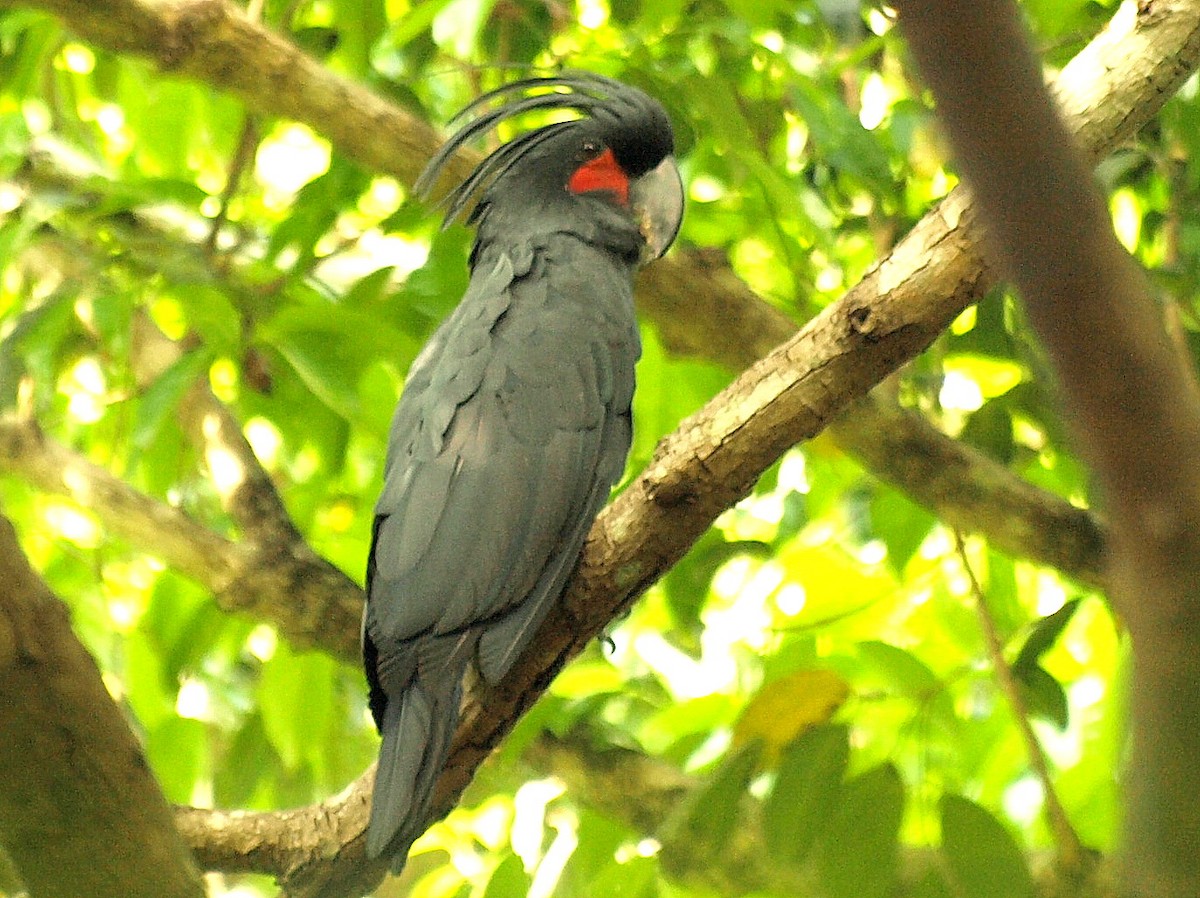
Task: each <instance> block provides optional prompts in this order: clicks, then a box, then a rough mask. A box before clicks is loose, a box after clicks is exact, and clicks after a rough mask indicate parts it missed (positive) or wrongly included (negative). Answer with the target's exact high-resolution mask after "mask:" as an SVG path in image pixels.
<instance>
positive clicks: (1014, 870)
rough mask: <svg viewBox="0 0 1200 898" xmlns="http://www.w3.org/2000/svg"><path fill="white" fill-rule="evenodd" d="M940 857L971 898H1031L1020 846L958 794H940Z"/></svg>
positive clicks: (1027, 871) (984, 812)
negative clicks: (941, 856) (944, 860)
mask: <svg viewBox="0 0 1200 898" xmlns="http://www.w3.org/2000/svg"><path fill="white" fill-rule="evenodd" d="M940 809H941V815H942V854H943V855H944V856H945V858H946V862H947V864H948V865H949V867H950V870H951V871H952V873H953V875H954V877H955V879H956V880H957V881H958V886H959V891H960V892H961V893H962V894H964V895H970V896H971V898H1033V895H1034V888H1033V880H1032V879H1031V878H1030V875H1029V868H1028V867H1027V866H1026V864H1025V857H1024V855H1023V854H1022V852H1021V848H1020V846H1018V845H1017V843H1016V842H1014V841H1013V838H1012V836H1011V835H1009V832H1008V830H1007V829H1005V828H1004V826H1002V825H1001V824H1000V822H999V821H998V820H997V819H996V818H995V817H993V816H992V815H991V814H990V813H989V812H988V811H986V810H985V809H984V808H982V807H980V806H979V805H977V804H976V803H975V802H973V801H970V800H969V799H966V798H963V797H962V796H959V795H943V796H942V800H941V803H940Z"/></svg>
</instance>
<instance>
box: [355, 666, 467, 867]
mask: <svg viewBox="0 0 1200 898" xmlns="http://www.w3.org/2000/svg"><path fill="white" fill-rule="evenodd" d="M461 692H462V689H461V685H460V686H458V687H457V688H455V689H453V690H437V691H435V692H434V693H433V694H431V693H430V692H429V691H427V690H426V689H425V688H424V687H423V685H422V684H421V683H420V682H415V683H413V684H411V685H410V686H409V687H408V689H407V690H405V692H404V694H403V696H401V697H400V699H399V700H398V701H397V700H395V699H393V700H392V701H389V702H388V707H387V709H386V710H385V711H384V716H383V725H382V726H381V727H380V733H381V734H382V736H383V745H382V746H381V747H380V749H379V766H378V768H377V769H376V771H375V794H374V797H373V799H372V802H371V820H370V823H369V825H368V827H367V856H368V857H370V858H377V857H380V856H381V855H383V854H391V856H392V872H393V873H399V872H400V871H401V870H402V869H403V868H404V862H405V861H406V860H407V859H408V850H409V848H411V847H412V843H413V842H415V841H416V840H417V838H418V837H419V836H420V835H421V834H422V833H423V832H425V829H426V828H427V827H428V825H429V824H430V823H431V822H432V821H431V820H430V819H429V805H430V802H431V800H432V798H433V787H434V785H435V784H436V783H437V780H438V775H439V774H440V773H441V772H442V768H443V767H444V766H445V764H446V759H447V757H448V756H449V754H450V740H451V737H453V735H454V731H455V729H456V728H457V726H458V716H459V701H460V697H461Z"/></svg>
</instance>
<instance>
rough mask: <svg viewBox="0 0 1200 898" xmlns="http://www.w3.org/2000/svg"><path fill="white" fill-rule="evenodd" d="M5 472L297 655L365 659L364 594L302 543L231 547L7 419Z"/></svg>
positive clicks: (0, 430) (0, 436) (1, 444)
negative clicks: (245, 616) (65, 501)
mask: <svg viewBox="0 0 1200 898" xmlns="http://www.w3.org/2000/svg"><path fill="white" fill-rule="evenodd" d="M0 470H3V471H5V472H6V473H8V474H13V475H17V476H20V477H21V478H22V479H24V480H26V481H28V482H29V483H31V484H33V485H34V486H36V487H37V488H38V489H41V490H44V491H45V492H48V493H52V494H54V495H60V496H68V497H70V498H71V499H73V500H74V501H75V502H77V503H79V504H80V505H81V506H82V507H84V508H87V509H89V510H90V511H91V512H92V513H93V514H95V515H96V516H97V517H98V518H100V519H101V520H102V521H104V524H105V526H106V527H107V528H108V529H109V530H111V531H112V532H113V533H116V534H117V535H119V536H121V537H123V538H125V539H128V540H130V541H131V542H132V543H134V544H135V545H137V546H140V547H142V548H143V549H144V550H145V551H148V552H151V553H153V554H156V555H158V556H160V557H161V558H162V559H163V560H164V561H166V562H167V563H168V564H170V565H171V567H172V568H175V569H176V570H178V571H179V572H181V573H183V574H185V575H186V576H189V577H191V578H193V579H195V580H196V581H197V582H198V583H201V584H202V585H204V586H205V587H206V588H208V589H210V590H211V591H212V592H213V595H214V596H215V597H216V600H217V602H218V604H220V605H221V607H222V608H224V609H226V610H227V611H238V612H245V613H249V614H252V615H254V616H256V617H258V618H259V619H261V620H269V621H271V622H272V623H274V624H275V625H276V626H278V627H279V629H280V631H281V632H282V633H283V634H284V635H285V636H287V638H288V639H289V640H291V641H292V642H293V643H295V644H296V645H297V646H303V647H313V646H320V647H322V648H323V649H325V650H326V651H328V652H330V653H332V654H334V655H337V656H338V657H340V658H343V659H345V660H347V661H350V662H351V663H353V662H354V661H355V660H356V659H357V657H358V638H357V629H358V619H359V616H360V615H361V612H362V591H361V590H360V589H359V588H358V586H356V585H355V584H354V582H353V581H351V580H350V579H349V578H348V577H346V575H345V574H343V573H342V572H341V571H339V570H338V569H337V568H335V567H333V566H332V565H330V564H329V562H327V561H325V560H323V559H321V558H319V557H318V556H316V555H315V554H314V553H313V552H312V551H311V550H310V549H308V547H307V545H306V544H304V543H303V541H301V542H299V543H281V542H270V543H267V542H258V541H255V540H251V539H246V540H241V541H239V542H236V543H235V542H232V541H230V540H227V539H225V538H224V537H222V536H219V535H218V534H216V533H213V532H212V531H211V530H209V529H208V528H206V527H204V526H203V525H201V524H198V523H196V522H195V521H194V520H192V519H191V518H189V517H188V516H187V515H185V514H184V513H183V512H182V511H180V510H179V509H177V508H172V507H171V506H169V505H166V504H164V503H162V502H159V501H157V500H155V499H152V498H151V497H149V496H147V495H145V494H144V493H140V492H138V491H137V490H135V489H133V487H131V486H129V485H128V484H127V483H125V481H123V480H121V479H120V478H119V477H116V476H114V475H113V474H111V473H109V471H108V470H107V469H105V468H102V467H100V466H99V465H97V464H95V463H94V462H92V461H89V460H88V459H86V458H84V457H82V456H80V455H78V454H76V453H74V452H72V451H71V450H70V449H68V448H67V447H66V446H63V445H62V444H61V443H59V442H57V441H55V440H53V439H51V438H50V437H48V436H46V435H45V434H44V433H42V432H41V431H40V430H39V429H38V427H37V425H36V424H34V423H33V422H31V421H22V420H19V419H17V418H15V417H12V416H7V417H0ZM297 546H300V547H301V548H299V549H298V548H297Z"/></svg>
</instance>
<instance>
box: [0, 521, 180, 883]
mask: <svg viewBox="0 0 1200 898" xmlns="http://www.w3.org/2000/svg"><path fill="white" fill-rule="evenodd" d="M0 584H3V587H0V844H3V846H4V850H5V852H6V853H7V854H8V856H9V858H10V859H11V861H12V863H13V864H14V866H15V867H16V869H17V870H18V871H19V873H20V876H21V879H22V880H23V881H24V885H25V888H26V889H27V890H28V892H29V894H30V896H32V898H59V896H61V898H73V896H81V895H87V896H89V898H200V896H202V895H203V894H204V889H203V887H202V885H201V882H200V876H199V873H198V872H197V871H196V868H195V867H194V866H193V864H192V861H191V858H190V856H189V855H188V851H187V848H186V846H185V845H184V842H183V840H182V839H181V838H180V835H179V833H178V831H177V830H176V829H175V827H174V826H172V825H171V811H170V808H168V806H167V802H166V800H165V799H164V798H163V795H162V792H161V791H159V788H158V783H157V782H156V781H155V779H154V776H153V775H152V774H151V773H150V769H149V767H148V766H147V764H146V759H145V757H144V756H143V755H142V749H141V746H140V745H138V742H137V740H136V739H135V738H134V736H133V734H132V733H131V732H130V730H129V726H128V724H127V723H126V720H125V717H124V715H123V714H122V713H121V710H120V709H119V708H118V707H117V706H116V705H115V704H114V703H113V701H112V699H111V698H110V697H109V695H108V692H107V691H106V690H105V688H104V683H103V681H102V680H101V678H100V671H99V669H98V668H97V667H96V663H95V662H94V661H93V660H92V657H91V655H89V654H88V653H87V650H86V649H85V648H84V647H83V646H82V645H80V643H79V641H78V639H76V637H75V634H74V633H73V632H72V630H71V622H70V619H69V616H68V614H67V609H66V606H65V605H63V604H62V602H61V601H59V599H58V598H57V597H56V596H54V595H52V594H51V593H50V591H49V590H48V589H47V588H46V586H45V584H44V583H43V582H42V580H41V578H40V577H38V576H37V574H35V573H34V572H33V570H32V569H31V568H30V567H29V563H28V562H27V561H26V559H25V556H24V555H23V554H22V552H21V548H20V546H19V545H18V544H17V538H16V533H15V532H14V531H13V528H12V525H11V524H10V523H9V522H8V520H7V519H6V518H0Z"/></svg>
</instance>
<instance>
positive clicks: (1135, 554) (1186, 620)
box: [900, 0, 1200, 898]
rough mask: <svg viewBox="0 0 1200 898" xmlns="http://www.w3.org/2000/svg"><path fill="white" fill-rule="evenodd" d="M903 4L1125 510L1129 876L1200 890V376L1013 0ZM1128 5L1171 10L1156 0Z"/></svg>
mask: <svg viewBox="0 0 1200 898" xmlns="http://www.w3.org/2000/svg"><path fill="white" fill-rule="evenodd" d="M900 8H901V14H902V21H903V23H904V28H905V33H906V34H907V35H908V38H909V43H910V46H911V48H912V51H913V55H914V57H915V58H916V59H917V61H918V63H919V65H920V68H921V72H922V74H923V76H924V77H925V79H926V80H927V82H928V83H929V84H930V85H931V86H932V88H933V91H934V94H935V96H936V97H937V99H938V103H939V113H940V116H941V118H942V120H943V123H944V124H945V127H946V130H947V132H948V133H949V135H950V138H951V141H952V142H953V144H954V146H955V148H956V150H957V153H958V156H959V158H960V163H961V165H962V168H963V172H964V175H965V177H966V178H967V180H968V181H969V182H970V184H971V185H972V187H973V188H974V190H975V191H976V193H977V195H978V197H979V204H980V208H981V210H982V215H983V217H984V220H985V221H986V222H987V225H988V228H989V236H990V238H991V240H992V243H993V245H994V248H995V251H996V253H997V256H998V258H999V259H1000V260H1001V261H1002V263H1003V266H1004V268H1005V269H1006V270H1007V271H1008V272H1009V273H1010V274H1011V276H1012V278H1013V280H1014V281H1015V282H1016V284H1017V287H1018V288H1019V290H1020V292H1021V295H1022V296H1024V297H1025V300H1026V305H1027V308H1028V311H1029V317H1030V320H1031V322H1032V323H1033V325H1034V327H1035V328H1036V329H1037V331H1038V333H1039V334H1040V335H1041V337H1042V339H1043V340H1044V341H1045V343H1046V346H1047V348H1048V350H1049V352H1050V355H1051V356H1052V358H1053V359H1054V361H1055V363H1056V368H1057V371H1058V375H1059V379H1060V381H1061V384H1062V388H1063V392H1064V394H1065V398H1066V401H1067V408H1068V410H1069V412H1070V414H1071V417H1072V418H1073V422H1072V423H1073V424H1074V430H1075V433H1076V436H1077V439H1078V441H1079V444H1080V446H1081V448H1082V450H1083V454H1084V455H1085V457H1087V458H1088V459H1090V461H1091V463H1092V465H1093V467H1094V469H1095V471H1096V473H1097V475H1098V477H1099V480H1100V484H1101V492H1102V495H1103V497H1104V499H1105V501H1106V503H1107V505H1108V506H1109V508H1110V511H1111V516H1112V522H1113V554H1112V590H1111V592H1112V596H1113V599H1114V602H1116V604H1117V606H1118V608H1120V610H1121V611H1122V612H1123V614H1124V615H1125V618H1126V619H1127V620H1128V622H1129V626H1130V631H1131V632H1132V634H1133V636H1134V648H1135V653H1136V664H1135V668H1134V684H1133V701H1132V703H1131V707H1132V710H1133V717H1134V727H1133V734H1134V742H1133V744H1134V758H1133V761H1132V763H1131V765H1130V768H1129V769H1130V776H1129V780H1128V798H1129V801H1128V815H1127V818H1126V821H1125V844H1124V853H1125V857H1124V882H1123V888H1124V890H1125V893H1126V894H1128V895H1145V896H1151V895H1153V896H1157V898H1184V896H1194V895H1197V894H1200V804H1198V803H1197V802H1196V795H1197V793H1198V792H1200V776H1198V775H1197V770H1196V765H1195V759H1196V758H1197V757H1200V655H1198V654H1197V652H1196V645H1197V644H1200V591H1198V587H1197V584H1200V481H1198V480H1197V478H1196V466H1197V464H1198V463H1200V391H1198V390H1197V387H1196V381H1195V377H1194V374H1193V372H1191V371H1187V370H1185V369H1184V368H1183V367H1182V366H1181V365H1180V364H1179V359H1178V357H1177V355H1176V354H1175V352H1174V350H1173V347H1172V345H1171V343H1170V340H1169V338H1168V337H1167V335H1166V333H1165V332H1164V330H1163V326H1162V321H1161V318H1160V316H1159V313H1158V310H1157V308H1156V307H1155V304H1154V301H1153V299H1152V298H1151V295H1150V293H1149V289H1148V285H1147V284H1146V280H1145V277H1144V276H1143V274H1142V272H1141V271H1140V270H1139V269H1138V268H1137V266H1136V265H1134V263H1133V261H1132V260H1131V259H1130V258H1129V256H1128V255H1127V254H1126V253H1125V251H1124V250H1123V249H1122V248H1121V246H1120V244H1119V243H1118V242H1117V240H1116V237H1115V236H1114V234H1113V231H1112V225H1111V222H1110V220H1109V216H1108V211H1107V209H1106V207H1105V204H1104V202H1103V199H1102V198H1101V196H1100V194H1099V192H1098V191H1097V190H1096V187H1095V185H1094V183H1093V181H1092V178H1091V174H1090V172H1089V171H1088V168H1087V166H1086V164H1085V162H1084V159H1083V157H1082V154H1080V153H1079V151H1078V150H1077V148H1076V147H1075V145H1074V143H1073V141H1072V140H1071V139H1070V136H1069V135H1068V133H1067V131H1066V129H1065V128H1064V127H1063V124H1062V122H1061V120H1060V119H1059V117H1058V115H1057V114H1056V111H1055V109H1054V107H1053V104H1052V103H1051V101H1050V98H1049V97H1048V96H1047V94H1046V91H1045V89H1044V86H1043V84H1042V81H1041V77H1040V72H1039V69H1038V66H1037V64H1036V62H1035V59H1034V56H1033V54H1032V52H1031V50H1030V48H1029V45H1028V42H1027V40H1026V37H1025V32H1024V28H1023V27H1022V24H1021V19H1020V13H1019V11H1018V9H1017V7H1016V6H1015V4H1013V3H1012V2H1011V0H975V2H973V3H970V4H961V3H955V2H947V0H908V2H905V3H903V4H900ZM1122 10H1123V14H1125V15H1128V16H1134V15H1136V16H1137V17H1147V18H1148V17H1152V16H1155V15H1158V14H1159V13H1160V9H1159V5H1158V4H1157V3H1155V2H1151V0H1142V2H1140V3H1138V4H1136V6H1135V5H1134V4H1126V5H1125V6H1124V7H1122Z"/></svg>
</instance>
